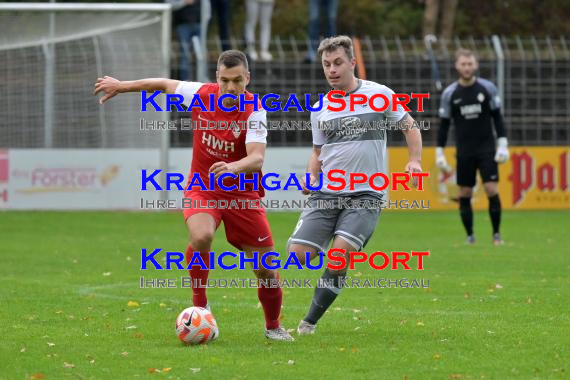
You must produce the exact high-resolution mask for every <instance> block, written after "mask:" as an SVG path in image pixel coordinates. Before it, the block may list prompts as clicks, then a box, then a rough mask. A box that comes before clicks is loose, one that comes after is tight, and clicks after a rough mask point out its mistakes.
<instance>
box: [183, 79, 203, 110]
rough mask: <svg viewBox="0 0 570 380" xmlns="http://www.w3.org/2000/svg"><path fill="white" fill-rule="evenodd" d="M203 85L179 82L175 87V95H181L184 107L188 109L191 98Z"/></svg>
mask: <svg viewBox="0 0 570 380" xmlns="http://www.w3.org/2000/svg"><path fill="white" fill-rule="evenodd" d="M203 85H204V83H201V82H182V81H181V82H180V84H178V86H177V87H176V95H182V97H183V98H184V101H183V102H182V104H184V105H185V106H186V107H189V106H190V104H191V103H192V98H193V97H194V94H195V93H197V92H198V90H199V89H200V87H202V86H203Z"/></svg>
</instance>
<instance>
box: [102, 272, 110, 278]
mask: <svg viewBox="0 0 570 380" xmlns="http://www.w3.org/2000/svg"><path fill="white" fill-rule="evenodd" d="M110 275H111V272H103V276H105V277H109V276H110Z"/></svg>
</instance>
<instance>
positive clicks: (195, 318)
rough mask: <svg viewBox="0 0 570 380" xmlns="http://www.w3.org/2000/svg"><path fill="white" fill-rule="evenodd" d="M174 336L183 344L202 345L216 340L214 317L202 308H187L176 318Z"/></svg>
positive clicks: (217, 330) (216, 332) (217, 333)
mask: <svg viewBox="0 0 570 380" xmlns="http://www.w3.org/2000/svg"><path fill="white" fill-rule="evenodd" d="M176 335H178V339H180V341H181V342H183V343H184V344H203V343H208V342H211V341H213V340H216V339H218V336H219V335H220V330H219V329H218V324H217V323H216V319H215V318H214V315H213V314H212V313H211V312H210V311H209V310H208V309H204V308H203V307H189V308H186V309H184V310H182V312H181V313H180V314H178V318H176Z"/></svg>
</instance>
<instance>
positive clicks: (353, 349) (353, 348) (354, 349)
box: [352, 346, 358, 354]
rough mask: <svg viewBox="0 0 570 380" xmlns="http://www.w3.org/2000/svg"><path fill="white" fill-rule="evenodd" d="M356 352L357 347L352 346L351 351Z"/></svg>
mask: <svg viewBox="0 0 570 380" xmlns="http://www.w3.org/2000/svg"><path fill="white" fill-rule="evenodd" d="M357 352H358V347H355V346H352V353H353V354H355V353H357Z"/></svg>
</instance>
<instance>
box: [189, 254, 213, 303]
mask: <svg viewBox="0 0 570 380" xmlns="http://www.w3.org/2000/svg"><path fill="white" fill-rule="evenodd" d="M193 254H194V249H192V247H191V246H190V245H188V248H186V265H188V264H190V260H191V259H192V256H193ZM200 257H202V261H204V263H205V264H206V265H209V262H210V252H200ZM188 272H189V273H190V277H191V278H192V285H194V282H195V281H197V282H198V284H202V286H206V280H208V273H209V272H210V270H209V269H202V268H201V267H200V265H194V266H193V267H192V268H191V269H190V270H188ZM192 302H193V303H194V306H199V307H206V304H207V303H208V298H206V288H205V287H203V288H202V287H192Z"/></svg>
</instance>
